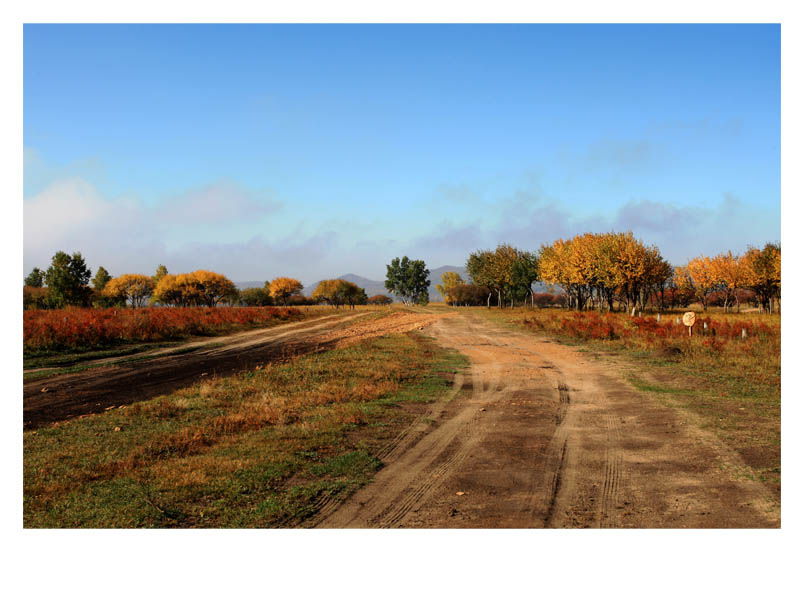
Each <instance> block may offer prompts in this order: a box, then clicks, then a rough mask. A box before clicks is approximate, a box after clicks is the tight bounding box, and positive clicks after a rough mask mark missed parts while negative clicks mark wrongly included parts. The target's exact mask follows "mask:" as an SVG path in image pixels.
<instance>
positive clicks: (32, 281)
mask: <svg viewBox="0 0 800 600" xmlns="http://www.w3.org/2000/svg"><path fill="white" fill-rule="evenodd" d="M44 275H45V272H44V271H42V270H41V269H40V268H39V267H33V270H32V271H31V272H30V274H29V275H28V276H27V277H26V278H25V285H26V286H28V287H35V288H40V287H42V286H43V285H44Z"/></svg>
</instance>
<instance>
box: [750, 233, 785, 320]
mask: <svg viewBox="0 0 800 600" xmlns="http://www.w3.org/2000/svg"><path fill="white" fill-rule="evenodd" d="M742 262H743V271H744V282H745V284H746V286H747V287H749V288H750V289H752V290H753V291H754V292H755V294H756V297H757V298H758V302H759V305H760V308H761V310H762V311H767V312H772V311H773V310H774V306H773V304H774V302H773V301H777V304H778V311H780V297H781V246H780V244H771V243H770V244H766V245H765V246H764V248H762V249H759V248H753V247H750V248H748V250H747V253H746V254H745V255H744V257H743V258H742Z"/></svg>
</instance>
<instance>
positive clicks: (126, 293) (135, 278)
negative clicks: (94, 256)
mask: <svg viewBox="0 0 800 600" xmlns="http://www.w3.org/2000/svg"><path fill="white" fill-rule="evenodd" d="M101 293H102V294H103V296H105V297H106V298H108V299H109V300H112V301H120V302H127V303H129V304H130V305H131V306H133V307H134V308H138V307H140V306H144V304H145V302H146V301H147V299H148V298H149V297H150V295H151V294H152V293H153V280H152V278H150V277H148V276H146V275H140V274H137V273H126V274H125V275H120V276H119V277H114V278H113V279H112V280H111V281H109V282H108V283H106V285H105V286H104V287H103V291H102V292H101Z"/></svg>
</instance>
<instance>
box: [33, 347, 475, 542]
mask: <svg viewBox="0 0 800 600" xmlns="http://www.w3.org/2000/svg"><path fill="white" fill-rule="evenodd" d="M463 365H464V359H463V358H462V357H460V356H458V355H455V354H453V353H451V352H449V351H446V350H444V349H442V348H440V347H438V346H435V345H434V344H433V343H432V342H431V341H429V340H428V339H427V338H424V337H421V336H419V335H415V334H409V335H394V336H388V337H384V338H378V339H374V340H370V341H368V342H365V343H361V344H357V345H355V346H352V347H350V348H345V349H340V350H334V351H330V352H324V353H320V354H316V355H310V356H306V357H299V358H294V359H290V360H288V361H287V362H286V363H285V364H277V365H265V366H263V367H261V368H258V369H257V370H253V371H251V372H248V373H244V374H241V375H237V376H234V377H229V378H221V379H210V380H207V381H202V382H200V383H198V384H197V385H195V386H192V387H190V388H186V389H184V390H182V391H180V392H178V393H175V394H173V395H170V396H164V397H160V398H156V399H153V400H150V401H147V402H141V403H138V404H134V405H131V406H128V407H120V408H115V409H113V410H110V411H107V412H105V413H104V414H101V415H93V416H90V417H86V418H82V419H77V420H74V421H70V422H65V423H61V424H57V425H54V426H52V427H47V428H43V429H40V430H38V431H34V432H28V433H25V435H24V443H25V448H24V473H25V476H24V523H25V526H26V527H274V526H283V525H296V524H298V523H300V522H302V520H303V519H304V518H305V517H307V516H309V515H310V514H312V513H313V511H314V510H315V507H316V506H317V504H318V502H319V501H320V500H321V499H322V498H324V497H327V496H330V495H337V494H346V493H349V492H351V491H353V490H354V489H355V488H357V487H358V486H360V485H363V483H365V482H366V481H367V480H368V479H369V478H370V477H371V475H372V473H373V472H374V471H375V469H377V468H379V466H380V465H379V463H378V462H377V461H376V460H375V459H373V458H372V456H373V453H374V452H375V451H377V449H378V448H379V447H380V445H381V444H382V443H383V442H384V440H386V439H389V438H390V437H391V436H393V435H394V433H395V432H396V430H397V428H398V427H401V426H402V425H403V424H404V423H405V422H407V421H408V420H409V419H410V418H411V416H412V414H413V411H409V410H408V409H407V408H403V406H408V402H409V401H410V402H412V403H413V402H426V401H430V400H433V399H435V397H437V396H438V395H439V394H441V393H443V392H445V391H446V389H447V388H448V387H449V383H448V381H449V378H451V377H452V372H453V371H454V370H456V369H458V368H461V367H462V366H463ZM409 398H411V400H408V399H409ZM401 403H402V405H401Z"/></svg>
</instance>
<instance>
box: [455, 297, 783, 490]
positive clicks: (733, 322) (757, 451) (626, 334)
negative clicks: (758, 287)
mask: <svg viewBox="0 0 800 600" xmlns="http://www.w3.org/2000/svg"><path fill="white" fill-rule="evenodd" d="M459 310H467V311H477V312H479V313H480V314H481V315H482V316H484V317H488V318H490V319H493V320H495V321H497V322H500V323H503V324H505V325H506V326H510V327H513V328H515V329H518V330H519V329H522V330H524V331H529V332H531V334H536V333H542V334H546V335H550V336H553V337H556V338H557V339H559V340H561V341H562V342H565V343H569V344H576V345H579V346H581V347H584V348H586V349H587V350H588V351H591V352H593V353H595V354H597V355H598V356H600V357H606V358H609V357H610V358H613V359H614V360H622V361H623V363H624V365H623V366H621V367H620V368H622V369H623V370H624V371H625V372H626V374H627V378H628V380H629V381H630V382H631V384H633V385H634V386H635V387H636V388H638V389H639V390H641V391H644V392H647V393H651V394H655V395H657V397H658V398H659V399H661V400H662V401H663V402H665V403H667V404H669V405H671V406H675V407H678V408H680V409H683V410H686V411H688V414H690V415H691V416H692V418H694V419H696V421H697V423H698V424H699V425H700V426H701V427H703V428H705V429H707V430H709V431H711V432H713V433H714V434H715V435H717V436H719V437H720V438H721V439H722V440H724V441H725V442H726V443H727V444H728V445H729V446H730V447H731V448H733V449H734V450H735V451H736V452H737V453H738V454H739V455H740V456H741V457H742V459H743V460H744V462H745V463H746V464H747V465H748V466H749V467H751V468H752V469H753V471H754V472H755V473H756V476H757V477H758V478H759V479H760V480H761V481H762V482H764V483H765V484H766V485H767V486H768V487H769V488H771V489H772V490H773V491H775V492H776V493H778V494H779V493H780V487H781V328H780V327H781V317H780V315H774V314H773V315H768V314H759V313H738V314H737V313H723V312H721V311H720V312H716V311H712V312H707V313H701V312H698V313H697V315H698V322H697V324H696V325H695V327H694V333H695V335H693V337H692V338H689V336H688V332H687V330H686V328H685V327H684V326H683V325H676V324H675V319H676V318H677V317H679V316H680V315H682V314H683V311H675V312H673V313H666V314H662V318H661V323H658V322H657V321H656V315H655V314H650V315H644V316H643V318H642V319H638V318H631V317H630V316H629V315H625V314H620V313H614V314H611V315H602V316H600V315H596V314H592V313H576V312H575V311H566V310H562V309H544V310H540V309H536V310H530V309H514V310H510V309H504V310H497V309H490V310H486V309H485V308H468V309H459ZM703 321H707V322H708V323H709V325H708V329H703V325H702V323H703ZM661 327H663V328H664V329H665V330H666V333H665V332H663V331H662V332H659V331H658V330H657V329H658V328H661ZM742 328H745V329H747V331H748V336H747V338H745V339H742V337H741V330H742ZM712 332H713V333H712ZM714 334H716V335H714ZM643 367H644V368H643Z"/></svg>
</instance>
